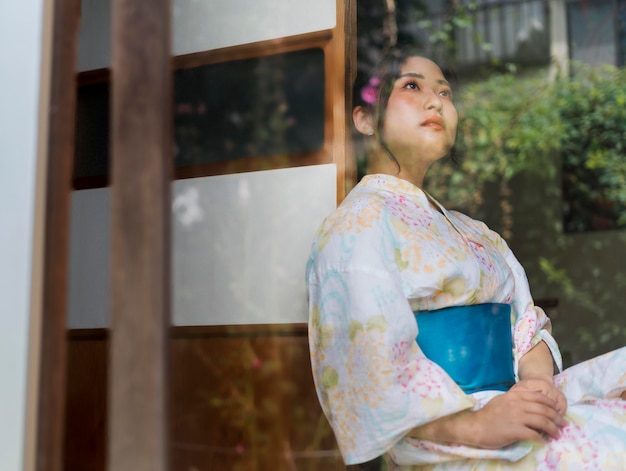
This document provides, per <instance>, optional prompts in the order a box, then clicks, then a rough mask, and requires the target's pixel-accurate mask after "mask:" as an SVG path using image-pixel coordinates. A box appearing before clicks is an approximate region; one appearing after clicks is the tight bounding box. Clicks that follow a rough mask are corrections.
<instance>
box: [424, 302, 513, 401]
mask: <svg viewBox="0 0 626 471" xmlns="http://www.w3.org/2000/svg"><path fill="white" fill-rule="evenodd" d="M415 320H416V321H417V327H418V329H419V333H418V334H417V343H418V345H419V347H420V348H421V349H422V352H424V355H426V357H427V358H428V359H429V360H431V361H434V362H435V363H437V364H438V365H439V366H441V367H442V368H443V369H444V370H445V372H446V373H448V375H450V377H451V378H452V379H453V380H454V381H455V382H456V383H457V384H458V385H459V387H460V388H461V389H463V391H465V393H466V394H471V393H474V392H477V391H487V390H492V391H493V390H497V391H508V390H509V388H510V387H511V386H513V385H514V384H515V374H514V373H513V340H512V333H511V306H510V305H509V304H499V303H486V304H474V305H471V306H458V307H448V308H443V309H437V310H434V311H417V312H415Z"/></svg>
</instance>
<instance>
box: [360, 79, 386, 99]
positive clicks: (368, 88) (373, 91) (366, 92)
mask: <svg viewBox="0 0 626 471" xmlns="http://www.w3.org/2000/svg"><path fill="white" fill-rule="evenodd" d="M380 83H381V80H380V78H378V77H371V78H370V79H369V80H368V82H367V84H366V85H365V86H364V87H363V88H362V89H361V98H362V99H363V101H364V102H365V103H367V104H368V105H373V104H374V103H376V100H378V92H379V90H380Z"/></svg>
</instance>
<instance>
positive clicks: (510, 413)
mask: <svg viewBox="0 0 626 471" xmlns="http://www.w3.org/2000/svg"><path fill="white" fill-rule="evenodd" d="M558 407H559V406H558V404H557V401H555V400H554V399H551V398H549V397H548V396H546V395H545V394H543V393H542V392H538V391H534V390H529V389H525V388H523V387H519V388H516V389H512V390H510V391H509V392H506V393H504V394H501V395H499V396H496V397H494V398H493V399H492V400H491V401H489V402H488V403H487V404H486V405H485V406H484V407H483V408H482V409H480V410H478V411H476V419H477V421H478V422H479V424H480V430H481V434H480V441H481V444H479V446H484V447H487V448H500V447H502V446H506V445H509V444H511V443H514V442H516V441H520V440H531V441H542V440H543V436H544V435H547V436H550V437H554V438H557V437H558V436H559V429H560V428H561V427H562V426H563V425H565V423H566V422H565V419H564V418H563V416H562V415H561V414H560V413H559V411H558Z"/></svg>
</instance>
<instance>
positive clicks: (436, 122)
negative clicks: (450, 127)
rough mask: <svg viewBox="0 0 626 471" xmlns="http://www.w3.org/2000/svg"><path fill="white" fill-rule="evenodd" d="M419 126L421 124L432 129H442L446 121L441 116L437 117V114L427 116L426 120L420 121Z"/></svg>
mask: <svg viewBox="0 0 626 471" xmlns="http://www.w3.org/2000/svg"><path fill="white" fill-rule="evenodd" d="M421 126H423V127H425V128H432V129H440V130H443V129H445V127H446V123H445V121H444V120H443V118H439V117H437V116H434V117H432V118H428V119H427V120H425V121H424V122H422V124H421Z"/></svg>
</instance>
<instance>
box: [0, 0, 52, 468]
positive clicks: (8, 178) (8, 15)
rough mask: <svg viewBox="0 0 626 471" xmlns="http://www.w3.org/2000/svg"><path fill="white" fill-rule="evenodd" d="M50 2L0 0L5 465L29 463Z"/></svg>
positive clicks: (1, 424)
mask: <svg viewBox="0 0 626 471" xmlns="http://www.w3.org/2000/svg"><path fill="white" fill-rule="evenodd" d="M43 12H44V0H20V1H5V2H0V64H2V66H1V67H0V103H2V106H0V130H1V136H2V138H1V139H0V220H1V221H2V228H1V230H0V261H1V262H0V299H1V300H2V301H1V302H2V309H1V310H0V325H1V326H2V327H1V328H0V469H2V470H3V471H17V470H21V469H22V466H23V449H24V430H25V406H26V383H27V351H28V332H29V312H30V297H31V292H30V285H31V262H32V244H33V224H34V217H33V214H34V202H35V179H36V161H37V146H38V143H37V140H38V113H39V110H38V108H39V89H40V71H41V68H40V62H41V57H42V49H41V46H42V31H43V17H44V15H43Z"/></svg>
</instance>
